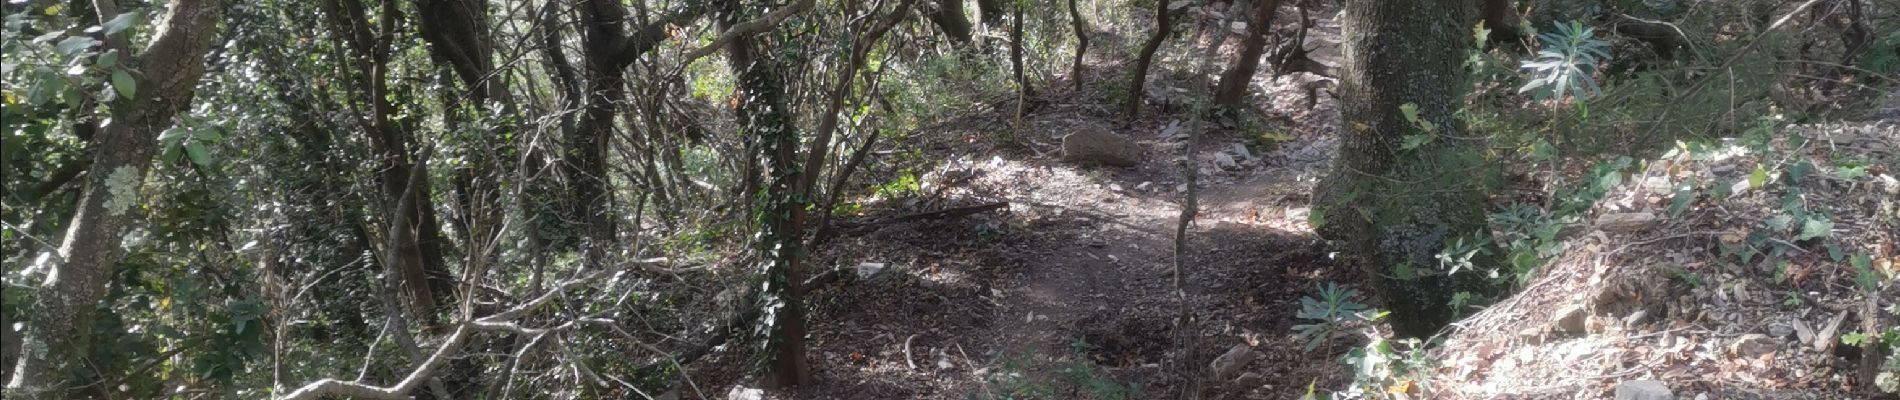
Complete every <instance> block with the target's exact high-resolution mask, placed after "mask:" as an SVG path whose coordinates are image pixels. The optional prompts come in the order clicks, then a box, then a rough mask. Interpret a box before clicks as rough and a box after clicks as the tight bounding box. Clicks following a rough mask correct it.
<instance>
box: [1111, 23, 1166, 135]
mask: <svg viewBox="0 0 1900 400" xmlns="http://www.w3.org/2000/svg"><path fill="white" fill-rule="evenodd" d="M1173 14H1174V13H1172V12H1169V10H1168V1H1166V0H1157V1H1155V32H1154V34H1153V35H1149V36H1148V42H1147V43H1145V44H1142V45H1141V54H1140V55H1139V56H1138V57H1136V58H1135V69H1134V70H1132V71H1129V73H1128V75H1129V77H1128V103H1126V104H1125V105H1123V106H1122V114H1123V115H1124V116H1125V117H1126V118H1128V120H1130V121H1133V120H1135V119H1136V118H1138V117H1140V116H1141V103H1142V98H1143V97H1146V96H1147V95H1148V89H1147V87H1146V86H1147V85H1148V66H1149V65H1152V64H1154V60H1155V52H1156V51H1160V50H1161V45H1162V44H1163V43H1166V42H1167V41H1168V37H1170V36H1174V18H1173Z"/></svg>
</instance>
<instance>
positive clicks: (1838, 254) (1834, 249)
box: [1827, 244, 1847, 262]
mask: <svg viewBox="0 0 1900 400" xmlns="http://www.w3.org/2000/svg"><path fill="white" fill-rule="evenodd" d="M1827 258H1830V259H1833V260H1834V262H1841V260H1845V259H1847V252H1845V251H1841V248H1840V246H1835V245H1831V244H1830V245H1827Z"/></svg>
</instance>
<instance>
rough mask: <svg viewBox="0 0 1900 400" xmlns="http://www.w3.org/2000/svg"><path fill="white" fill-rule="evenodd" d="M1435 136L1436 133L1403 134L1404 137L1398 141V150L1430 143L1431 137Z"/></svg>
mask: <svg viewBox="0 0 1900 400" xmlns="http://www.w3.org/2000/svg"><path fill="white" fill-rule="evenodd" d="M1436 137H1437V136H1436V135H1405V137H1404V138H1403V139H1401V140H1400V142H1399V150H1411V149H1415V148H1418V146H1422V145H1424V144H1426V143H1431V142H1432V139H1433V138H1436Z"/></svg>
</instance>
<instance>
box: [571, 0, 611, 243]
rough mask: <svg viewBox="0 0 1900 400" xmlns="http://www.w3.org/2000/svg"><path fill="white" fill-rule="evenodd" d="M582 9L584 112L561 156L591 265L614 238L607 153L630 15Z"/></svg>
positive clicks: (598, 7)
mask: <svg viewBox="0 0 1900 400" xmlns="http://www.w3.org/2000/svg"><path fill="white" fill-rule="evenodd" d="M576 6H577V7H580V11H581V20H582V26H583V27H584V29H583V32H584V34H583V35H582V37H581V44H582V45H581V49H582V58H584V59H585V62H584V63H583V66H582V68H581V73H582V75H583V76H584V81H585V82H586V88H587V89H586V94H585V96H584V99H585V104H586V106H585V109H584V110H583V111H582V112H581V116H580V122H579V123H578V124H577V125H576V126H575V130H574V131H573V132H570V134H571V135H570V136H568V138H567V140H566V142H567V143H566V147H567V148H566V154H565V155H564V156H563V157H562V158H563V159H564V160H565V162H563V163H562V164H563V168H564V170H563V171H564V172H565V173H566V175H567V182H568V185H570V186H571V187H573V190H574V197H573V198H572V199H569V200H570V201H572V203H571V204H569V207H571V208H570V209H569V214H568V218H569V222H572V223H574V224H575V225H578V226H579V228H580V229H579V230H580V235H581V240H580V243H579V244H580V250H581V254H582V259H583V260H585V262H586V263H587V264H588V265H600V263H601V262H602V261H603V259H604V258H605V256H606V250H607V249H606V247H607V246H609V245H611V244H612V243H613V242H614V237H615V236H616V232H615V231H616V229H615V223H614V222H615V221H614V214H613V211H612V207H611V206H612V204H613V196H612V193H611V192H610V191H609V190H608V186H607V183H608V180H607V148H608V145H609V144H610V141H611V140H612V138H613V132H614V115H615V111H617V110H618V107H616V106H615V102H616V101H619V100H621V99H623V98H625V97H626V87H627V81H626V75H625V72H624V71H623V69H625V68H626V66H627V62H626V61H625V60H623V59H622V57H621V56H620V49H619V44H620V42H623V41H625V40H626V29H624V28H622V24H624V23H625V20H626V19H627V10H626V9H625V8H622V7H621V6H620V4H619V3H618V2H615V1H609V0H587V1H585V2H583V3H581V4H578V5H576Z"/></svg>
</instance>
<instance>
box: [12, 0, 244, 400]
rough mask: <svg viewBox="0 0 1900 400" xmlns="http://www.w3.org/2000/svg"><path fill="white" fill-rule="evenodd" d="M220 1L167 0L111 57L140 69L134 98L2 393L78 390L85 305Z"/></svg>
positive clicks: (186, 92)
mask: <svg viewBox="0 0 1900 400" xmlns="http://www.w3.org/2000/svg"><path fill="white" fill-rule="evenodd" d="M100 3H102V4H105V5H110V4H111V2H110V1H102V2H100ZM227 4H229V3H227V2H223V1H216V0H174V1H172V2H171V5H170V7H168V8H167V9H166V12H165V15H164V16H163V17H162V18H161V19H160V20H159V28H158V29H157V30H155V32H157V36H156V37H154V38H153V39H152V42H151V43H150V44H149V45H147V46H146V48H145V49H144V50H142V51H139V53H138V55H137V56H136V57H131V58H130V59H129V60H126V61H120V62H121V63H122V64H124V65H125V66H126V67H127V69H129V70H133V71H138V72H139V73H136V74H134V76H135V78H134V79H136V80H137V85H138V87H139V88H140V90H139V91H138V93H136V94H137V96H134V97H131V98H120V99H118V100H116V101H115V102H114V103H115V104H114V105H113V107H112V109H113V115H112V123H111V124H109V125H107V126H106V127H105V129H104V130H103V131H102V132H100V133H99V137H97V138H96V139H98V143H97V144H96V146H95V147H94V152H93V161H92V166H93V168H92V170H93V171H94V172H93V173H92V174H89V176H87V177H86V181H85V186H84V189H83V194H82V195H81V198H80V201H79V206H78V211H77V212H76V213H74V214H73V217H72V221H71V222H70V223H69V224H68V225H67V231H66V236H65V237H64V238H63V239H62V241H61V243H60V246H59V262H56V263H54V264H53V267H52V271H51V272H49V273H47V275H46V280H45V281H43V282H42V283H41V284H40V287H39V289H38V291H37V293H35V295H36V296H35V299H34V301H33V305H32V311H31V313H30V314H29V315H32V316H33V321H32V322H31V323H30V324H29V325H28V329H27V331H26V335H25V338H24V343H25V344H24V345H23V347H22V348H24V349H26V350H25V351H23V354H20V355H19V357H20V358H19V360H18V361H17V362H16V363H15V364H14V366H13V367H14V370H13V374H12V375H13V376H12V380H11V381H10V382H8V383H7V386H6V396H5V397H6V398H9V399H62V398H78V397H80V396H76V395H74V394H72V393H67V392H66V390H68V388H71V387H74V386H77V385H76V383H77V382H72V378H73V377H75V376H76V375H75V372H78V371H81V370H82V369H84V368H87V366H86V363H85V361H84V360H88V359H92V355H91V352H92V349H91V348H90V346H89V344H90V343H91V338H92V324H91V322H92V320H93V314H94V312H93V311H94V309H95V307H96V304H97V303H98V302H99V301H100V299H101V298H102V297H103V296H104V295H105V294H106V287H107V284H108V281H109V280H110V279H111V277H112V275H113V270H114V266H115V265H116V264H117V263H118V262H119V259H120V258H121V257H123V256H124V255H125V254H124V253H125V249H124V247H123V246H121V245H120V241H121V240H122V238H123V236H124V235H125V231H126V229H127V228H128V227H130V225H132V222H133V219H134V218H135V217H136V215H137V211H136V210H135V208H137V205H138V203H139V196H138V191H139V188H140V187H141V186H143V183H144V181H145V174H146V171H147V170H148V169H149V168H150V167H151V164H152V156H153V154H154V153H155V152H156V151H157V148H158V140H157V138H158V134H159V132H161V131H164V130H165V129H166V128H169V127H171V125H172V118H173V117H174V116H176V115H177V114H178V112H179V111H181V110H184V109H185V108H186V107H187V106H189V105H190V104H191V99H192V97H193V89H194V88H196V87H197V86H198V80H199V78H200V77H202V76H203V75H204V69H205V60H204V59H205V54H206V53H207V52H208V51H209V50H210V49H211V44H212V43H214V42H215V41H216V40H215V39H216V38H217V32H218V22H219V20H220V18H221V15H222V14H223V11H224V8H225V6H226V5H227ZM100 8H101V11H100V15H99V21H101V22H104V21H109V20H111V19H112V18H114V17H116V16H117V15H107V14H113V10H111V7H100ZM119 40H123V38H119ZM124 50H130V49H124Z"/></svg>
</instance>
